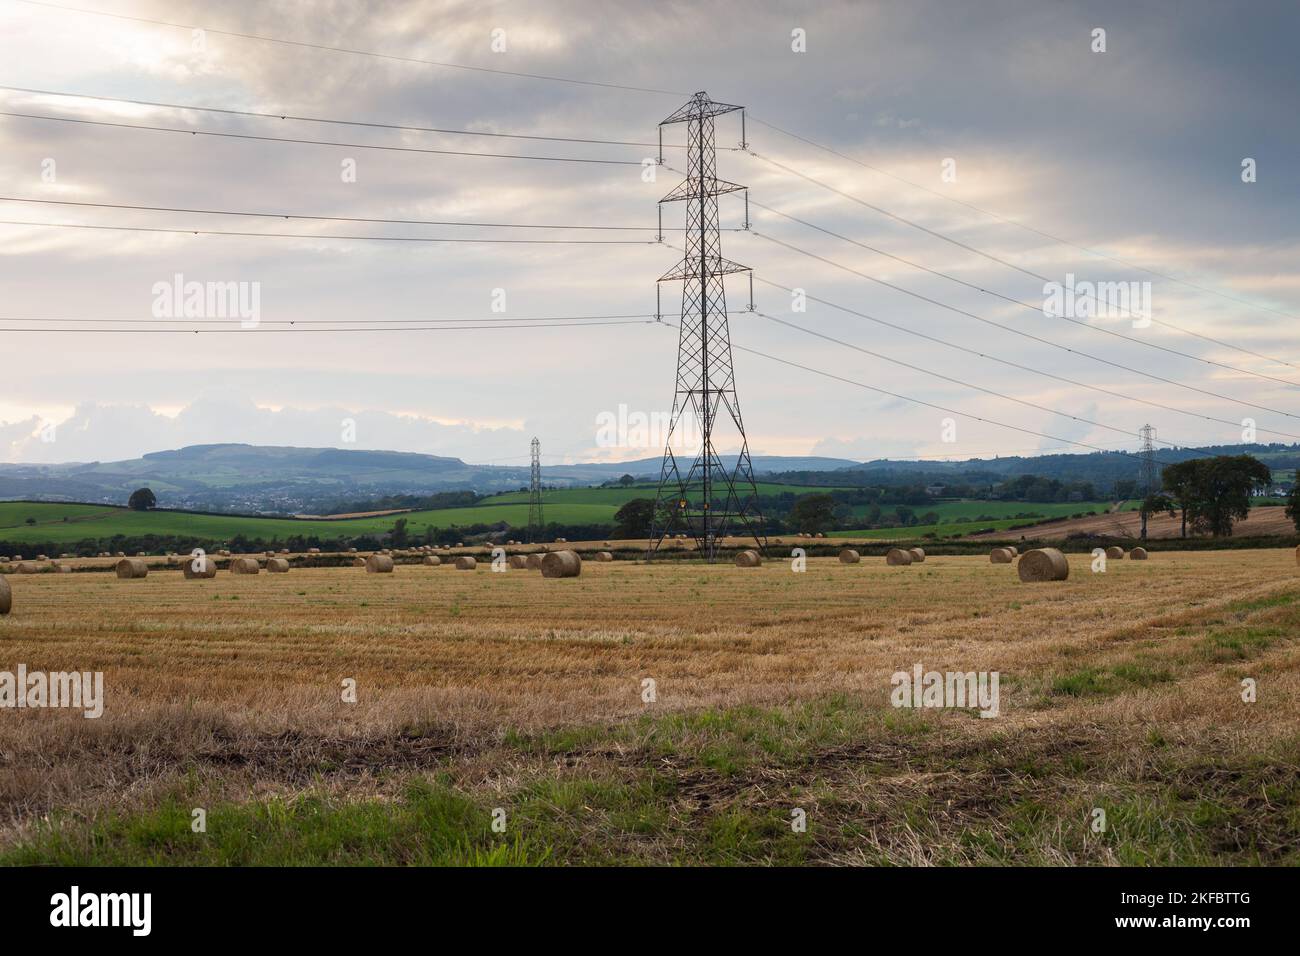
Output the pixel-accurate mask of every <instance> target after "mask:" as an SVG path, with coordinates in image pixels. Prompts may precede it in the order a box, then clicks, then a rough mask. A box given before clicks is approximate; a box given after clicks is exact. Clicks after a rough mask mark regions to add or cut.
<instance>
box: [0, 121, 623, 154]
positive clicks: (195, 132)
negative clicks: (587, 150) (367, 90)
mask: <svg viewBox="0 0 1300 956" xmlns="http://www.w3.org/2000/svg"><path fill="white" fill-rule="evenodd" d="M0 116H13V117H17V118H19V119H32V120H44V121H46V122H50V123H77V124H81V125H86V126H109V127H113V128H114V129H134V130H145V131H148V132H151V133H182V134H184V135H187V136H217V137H220V138H222V139H248V140H257V141H259V142H265V143H298V144H301V145H304V146H338V147H342V148H344V149H377V150H383V151H385V152H394V153H426V154H434V155H438V156H472V157H477V158H480V159H528V160H534V161H537V162H543V163H586V164H589V165H600V166H640V165H641V161H640V160H635V159H595V158H591V157H582V156H534V155H528V154H520V153H481V152H474V151H471V150H459V149H431V148H429V147H426V146H379V145H376V144H374V143H343V142H337V141H334V140H322V139H298V138H296V137H292V136H259V135H255V134H253V133H225V132H218V131H216V130H210V129H179V128H177V127H174V126H146V125H142V124H139V123H113V122H110V121H108V120H92V119H79V118H76V117H72V116H42V115H40V114H38V113H17V112H12V111H8V110H0Z"/></svg>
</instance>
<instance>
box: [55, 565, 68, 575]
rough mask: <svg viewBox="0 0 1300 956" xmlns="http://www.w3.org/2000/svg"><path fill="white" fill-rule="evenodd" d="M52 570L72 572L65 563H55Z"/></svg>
mask: <svg viewBox="0 0 1300 956" xmlns="http://www.w3.org/2000/svg"><path fill="white" fill-rule="evenodd" d="M54 570H55V571H58V572H59V573H60V574H71V573H72V568H70V567H68V566H67V565H66V564H56V565H55V566H54Z"/></svg>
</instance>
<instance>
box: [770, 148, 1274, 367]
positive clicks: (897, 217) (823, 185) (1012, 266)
mask: <svg viewBox="0 0 1300 956" xmlns="http://www.w3.org/2000/svg"><path fill="white" fill-rule="evenodd" d="M746 152H748V153H749V155H751V156H753V157H754V158H755V159H759V160H762V161H763V162H765V163H767V164H769V165H771V166H775V167H776V168H777V169H780V170H782V171H784V172H787V173H789V174H790V175H792V176H797V177H799V178H800V179H803V180H806V181H807V182H810V183H813V184H814V185H816V186H820V187H821V188H823V189H826V190H828V191H830V192H833V193H835V194H836V195H837V196H840V197H841V198H844V199H847V200H849V201H850V202H855V203H857V204H858V205H860V206H864V207H866V208H867V209H870V210H872V211H873V212H876V213H879V214H880V215H882V216H885V217H886V218H889V219H892V220H894V221H895V222H899V223H902V224H903V225H906V226H911V227H912V228H913V229H918V230H920V231H921V232H924V233H925V234H926V235H929V236H933V237H935V238H936V239H941V240H942V241H944V242H947V243H951V244H952V245H954V246H957V247H958V248H960V249H964V250H966V251H967V252H972V253H974V254H975V255H977V256H981V257H983V258H985V259H988V260H989V261H990V262H996V263H997V264H998V265H1001V266H1005V267H1006V268H1008V269H1013V270H1014V271H1016V272H1020V273H1023V274H1024V275H1027V276H1030V277H1032V278H1034V279H1038V280H1040V281H1042V282H1052V281H1054V280H1052V279H1050V278H1049V277H1047V276H1045V275H1041V274H1040V273H1037V272H1034V271H1033V270H1032V269H1026V268H1025V267H1023V266H1020V265H1017V264H1016V263H1014V262H1011V261H1010V260H1008V259H1003V258H1002V257H1001V256H996V255H994V254H993V253H991V252H985V251H984V250H983V249H979V248H976V247H975V246H972V245H970V244H969V243H965V242H962V241H961V240H960V239H954V238H953V237H951V236H949V235H947V234H945V233H942V232H940V231H938V230H936V229H931V228H930V227H928V226H923V225H921V223H919V222H916V221H915V220H912V219H908V218H907V217H905V216H901V215H899V214H898V213H895V212H891V211H890V210H888V209H885V208H884V207H882V206H877V205H875V204H874V203H870V202H867V200H865V199H862V198H860V197H858V196H854V195H852V194H851V193H846V192H844V191H843V190H842V189H837V188H836V187H834V186H832V185H830V184H829V183H826V182H823V181H822V180H820V179H817V178H816V177H814V176H809V175H808V174H807V173H801V172H799V170H797V169H793V168H791V167H790V166H786V165H785V164H784V163H778V162H777V161H776V160H774V159H768V158H767V157H766V156H760V155H759V154H758V153H756V152H754V151H753V150H752V149H751V150H746ZM1086 298H1091V299H1092V300H1093V301H1094V302H1097V303H1098V304H1101V303H1100V301H1099V300H1098V299H1097V297H1096V296H1095V295H1088V296H1086ZM1105 304H1106V305H1107V306H1112V307H1113V305H1114V304H1113V303H1112V302H1110V301H1109V300H1107V301H1106V303H1105ZM1057 318H1065V316H1057ZM1150 319H1151V321H1152V322H1153V323H1155V324H1157V325H1161V326H1165V327H1167V328H1171V329H1174V330H1176V331H1179V332H1183V333H1185V334H1187V335H1191V336H1194V337H1196V338H1202V339H1206V340H1207V341H1210V342H1214V343H1215V344H1216V345H1221V346H1224V347H1225V348H1230V349H1232V350H1234V351H1237V352H1242V353H1244V354H1246V355H1251V356H1254V357H1256V358H1262V359H1264V360H1265V361H1269V362H1275V363H1277V364H1278V365H1287V366H1290V367H1291V368H1300V365H1295V364H1293V363H1291V362H1288V361H1286V360H1285V359H1279V358H1275V357H1273V356H1270V355H1264V354H1262V353H1260V352H1255V351H1252V350H1250V349H1246V348H1242V347H1241V346H1237V345H1233V344H1232V343H1230V342H1224V341H1221V340H1219V339H1212V338H1209V337H1208V336H1203V335H1200V334H1199V333H1196V332H1192V331H1190V330H1188V329H1184V328H1183V327H1182V326H1178V325H1174V324H1172V323H1169V322H1164V321H1162V320H1160V319H1157V318H1155V317H1154V316H1151V317H1150ZM1069 321H1076V320H1069ZM1080 324H1082V325H1085V326H1086V327H1087V328H1092V329H1096V330H1097V331H1105V332H1109V333H1110V334H1112V335H1119V336H1120V338H1124V339H1128V340H1129V341H1130V342H1136V343H1138V344H1140V345H1146V346H1148V347H1151V348H1164V347H1163V346H1157V345H1155V344H1154V343H1151V342H1144V341H1142V340H1141V339H1135V338H1132V337H1131V336H1126V335H1121V334H1120V333H1118V332H1112V331H1110V330H1107V329H1100V328H1099V327H1097V326H1091V325H1087V323H1080ZM1165 351H1176V350H1173V349H1165ZM1176 354H1180V355H1183V354H1186V353H1181V352H1178V353H1176ZM1198 361H1202V362H1209V363H1210V364H1211V365H1219V366H1220V367H1222V368H1226V369H1229V370H1231V371H1234V372H1240V371H1243V370H1242V369H1238V368H1236V367H1235V366H1232V365H1225V364H1223V363H1221V362H1213V361H1211V360H1210V359H1198ZM1246 374H1255V373H1249V372H1248V373H1246ZM1265 377H1268V376H1265ZM1277 381H1281V379H1278V380H1277ZM1288 384H1294V383H1288Z"/></svg>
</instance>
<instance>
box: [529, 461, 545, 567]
mask: <svg viewBox="0 0 1300 956" xmlns="http://www.w3.org/2000/svg"><path fill="white" fill-rule="evenodd" d="M531 450H532V467H531V468H530V469H529V495H528V541H529V543H536V541H537V539H539V538H540V537H541V536H542V528H543V527H545V522H544V521H543V520H542V443H541V442H540V441H538V440H537V439H536V438H534V439H533V442H532V446H531Z"/></svg>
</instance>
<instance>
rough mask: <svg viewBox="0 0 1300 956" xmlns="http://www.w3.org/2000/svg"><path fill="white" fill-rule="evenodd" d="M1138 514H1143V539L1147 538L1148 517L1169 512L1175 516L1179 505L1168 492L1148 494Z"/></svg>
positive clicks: (1171, 515)
mask: <svg viewBox="0 0 1300 956" xmlns="http://www.w3.org/2000/svg"><path fill="white" fill-rule="evenodd" d="M1138 514H1140V515H1141V516H1142V540H1143V541H1145V540H1146V539H1147V518H1149V517H1151V515H1156V514H1167V515H1169V517H1171V518H1172V517H1173V516H1174V515H1176V514H1178V506H1177V504H1176V503H1175V502H1174V499H1173V498H1170V497H1169V496H1168V495H1166V494H1159V493H1157V494H1154V495H1147V497H1146V498H1145V499H1144V500H1143V501H1142V507H1140V508H1139V509H1138Z"/></svg>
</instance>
